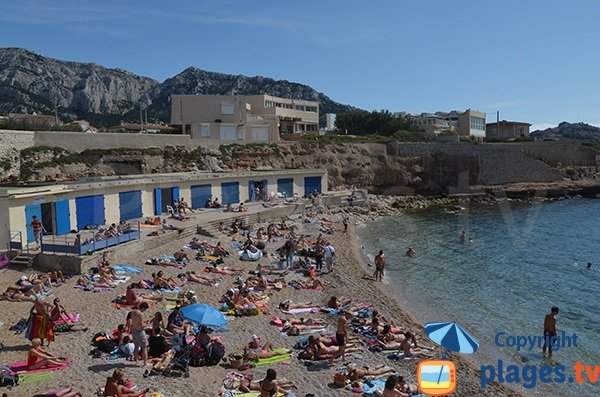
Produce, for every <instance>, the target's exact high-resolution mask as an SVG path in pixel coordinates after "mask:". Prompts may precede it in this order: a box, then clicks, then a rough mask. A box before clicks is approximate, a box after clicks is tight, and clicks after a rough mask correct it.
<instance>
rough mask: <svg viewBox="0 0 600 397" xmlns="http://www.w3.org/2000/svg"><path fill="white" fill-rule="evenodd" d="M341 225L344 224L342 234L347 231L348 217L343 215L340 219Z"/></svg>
mask: <svg viewBox="0 0 600 397" xmlns="http://www.w3.org/2000/svg"><path fill="white" fill-rule="evenodd" d="M342 223H343V224H344V233H346V232H347V231H348V223H350V219H348V215H344V217H343V218H342Z"/></svg>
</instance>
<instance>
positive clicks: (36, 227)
mask: <svg viewBox="0 0 600 397" xmlns="http://www.w3.org/2000/svg"><path fill="white" fill-rule="evenodd" d="M29 226H30V227H31V229H32V230H33V238H34V239H35V243H36V244H37V245H38V247H39V246H40V235H41V234H42V231H44V232H46V229H45V228H44V225H43V224H42V222H41V221H40V220H39V219H38V217H37V216H36V215H34V216H32V217H31V223H30V224H29Z"/></svg>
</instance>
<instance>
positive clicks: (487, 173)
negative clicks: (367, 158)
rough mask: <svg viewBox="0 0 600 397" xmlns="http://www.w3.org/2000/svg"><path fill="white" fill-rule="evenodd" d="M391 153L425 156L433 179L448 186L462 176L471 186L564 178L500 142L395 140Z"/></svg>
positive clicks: (389, 153) (391, 144)
mask: <svg viewBox="0 0 600 397" xmlns="http://www.w3.org/2000/svg"><path fill="white" fill-rule="evenodd" d="M387 153H388V155H390V156H394V157H421V158H422V159H423V162H424V165H425V168H426V169H429V171H430V175H431V176H432V180H433V181H434V182H436V183H439V184H442V185H444V184H445V185H447V186H448V185H449V186H458V185H460V184H461V182H462V181H461V180H459V179H461V178H466V179H467V180H468V181H469V184H470V185H502V184H506V183H516V182H554V181H558V180H561V179H562V174H561V173H560V171H558V170H556V169H554V168H552V167H550V166H548V165H547V164H544V163H543V162H542V161H539V160H536V159H533V158H531V157H528V156H526V155H525V154H524V153H523V152H522V151H519V150H514V149H512V148H506V147H503V146H500V145H486V144H483V145H482V144H451V143H450V144H439V143H396V142H392V143H389V144H388V150H387ZM461 174H463V175H462V176H461ZM436 176H437V178H436ZM449 178H455V180H449Z"/></svg>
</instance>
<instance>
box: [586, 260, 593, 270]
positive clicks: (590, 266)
mask: <svg viewBox="0 0 600 397" xmlns="http://www.w3.org/2000/svg"><path fill="white" fill-rule="evenodd" d="M585 268H586V269H588V270H590V269H591V268H592V262H588V264H587V266H586V267H585Z"/></svg>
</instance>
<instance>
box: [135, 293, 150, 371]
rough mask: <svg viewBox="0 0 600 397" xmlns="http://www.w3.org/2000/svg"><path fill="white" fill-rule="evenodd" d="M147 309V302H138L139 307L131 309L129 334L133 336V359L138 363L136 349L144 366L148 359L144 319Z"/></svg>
mask: <svg viewBox="0 0 600 397" xmlns="http://www.w3.org/2000/svg"><path fill="white" fill-rule="evenodd" d="M147 309H148V303H147V302H142V303H140V307H139V309H135V310H132V311H131V335H132V336H133V344H134V345H135V347H134V354H133V358H134V359H133V360H134V361H135V363H136V364H137V363H138V351H139V352H141V354H142V359H143V360H144V366H146V362H147V360H148V335H147V334H146V329H145V328H146V327H145V324H146V320H145V318H144V312H145V311H146V310H147Z"/></svg>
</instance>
